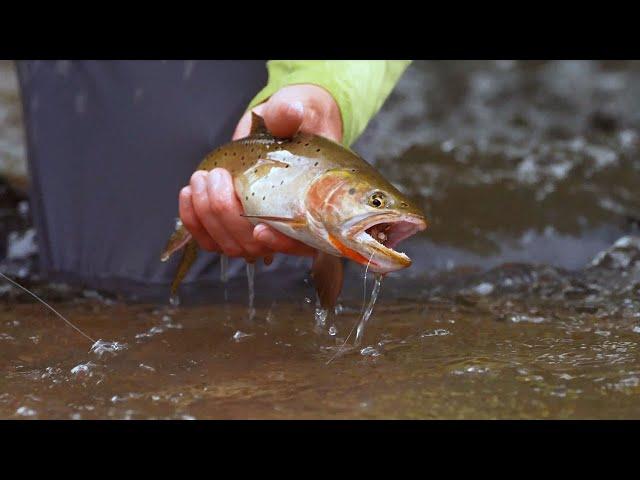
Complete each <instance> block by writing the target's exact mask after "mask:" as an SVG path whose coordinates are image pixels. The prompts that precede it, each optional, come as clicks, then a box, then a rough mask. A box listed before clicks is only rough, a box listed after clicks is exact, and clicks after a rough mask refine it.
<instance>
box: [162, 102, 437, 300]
mask: <svg viewBox="0 0 640 480" xmlns="http://www.w3.org/2000/svg"><path fill="white" fill-rule="evenodd" d="M214 168H225V169H227V170H228V171H229V173H230V174H231V177H232V179H233V183H234V187H235V190H236V194H237V196H238V198H239V199H240V201H241V203H242V207H243V210H244V215H243V216H244V217H245V218H247V220H249V221H250V222H251V223H252V224H254V225H256V224H258V223H264V224H267V225H269V226H271V227H273V228H274V229H276V230H278V231H279V232H281V233H283V234H285V235H287V236H289V237H291V238H294V239H296V240H299V241H300V242H302V243H305V244H306V245H309V246H311V247H313V248H315V249H316V250H317V254H316V255H315V257H314V259H313V265H312V268H311V278H312V280H313V283H314V286H315V288H316V291H317V294H318V298H319V300H320V304H321V306H322V307H323V308H331V307H333V306H334V305H335V303H336V301H337V298H338V296H339V295H340V292H341V290H342V284H343V261H342V260H341V259H342V258H347V259H349V260H352V261H354V262H357V263H359V264H362V265H367V264H368V265H369V270H371V271H373V272H376V273H380V274H386V273H389V272H393V271H397V270H400V269H404V268H407V267H409V266H410V265H411V259H410V258H409V257H408V256H407V255H406V254H405V253H403V252H400V251H397V250H396V247H397V246H398V244H399V243H400V242H401V241H403V240H405V239H406V238H408V237H411V236H412V235H414V234H416V233H418V232H420V231H422V230H424V229H425V228H426V227H427V222H426V218H425V215H424V214H423V212H422V210H421V209H420V207H419V206H418V205H417V204H416V203H415V202H413V201H412V200H411V199H410V198H408V197H407V196H406V195H404V194H403V193H402V192H401V191H399V190H398V189H397V188H396V187H395V186H393V185H392V184H391V183H390V182H388V181H387V180H386V179H385V178H384V176H383V175H382V174H381V173H380V172H378V171H377V170H376V169H375V168H374V167H373V166H372V165H371V164H369V163H367V161H366V160H364V159H363V158H361V157H360V156H359V155H358V154H357V153H355V152H354V151H353V150H351V149H349V148H347V147H344V146H342V145H341V144H339V143H336V142H334V141H332V140H330V139H328V138H325V137H322V136H319V135H315V134H311V133H305V132H299V133H297V134H296V135H294V136H293V137H290V138H278V137H275V136H273V135H272V134H271V133H270V132H269V131H268V130H267V128H266V125H265V122H264V119H263V118H262V117H261V116H259V115H258V114H256V113H254V112H252V117H251V131H250V134H249V136H247V137H245V138H242V139H239V140H235V141H232V142H230V143H227V144H225V145H222V146H220V147H219V148H217V149H215V150H214V151H212V152H211V153H209V154H208V155H207V156H206V157H205V158H204V160H202V162H201V163H200V164H199V165H198V167H197V169H196V170H205V171H210V170H213V169H214ZM181 249H184V252H183V255H182V260H181V262H180V264H179V266H178V269H177V272H176V275H175V278H174V280H173V282H172V285H171V294H172V295H175V294H176V292H177V289H178V287H179V285H180V282H181V281H182V280H183V279H184V277H185V275H186V274H187V272H188V271H189V268H190V267H191V265H192V264H193V262H194V261H195V259H196V257H197V253H198V245H197V243H196V242H195V240H194V239H193V238H191V234H190V233H189V232H188V231H187V230H186V228H185V227H184V226H182V225H180V224H178V225H176V229H175V231H174V232H173V234H172V235H171V237H170V238H169V240H168V242H167V245H166V248H165V250H164V251H163V253H162V255H161V260H162V261H164V262H166V261H167V260H168V259H169V258H170V257H171V256H172V255H173V254H174V253H175V252H177V251H178V250H181Z"/></svg>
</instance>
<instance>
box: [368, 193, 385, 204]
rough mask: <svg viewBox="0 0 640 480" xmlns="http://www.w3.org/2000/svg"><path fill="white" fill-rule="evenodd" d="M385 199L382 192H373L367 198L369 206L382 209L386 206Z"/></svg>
mask: <svg viewBox="0 0 640 480" xmlns="http://www.w3.org/2000/svg"><path fill="white" fill-rule="evenodd" d="M386 203H387V202H386V198H385V195H384V193H382V192H373V193H372V194H371V196H369V205H371V206H372V207H375V208H383V207H384V206H385V205H386Z"/></svg>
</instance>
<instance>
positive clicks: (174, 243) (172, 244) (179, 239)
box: [160, 226, 191, 262]
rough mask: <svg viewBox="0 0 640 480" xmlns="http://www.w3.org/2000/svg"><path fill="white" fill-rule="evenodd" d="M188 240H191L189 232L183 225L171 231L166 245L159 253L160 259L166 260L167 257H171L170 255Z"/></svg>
mask: <svg viewBox="0 0 640 480" xmlns="http://www.w3.org/2000/svg"><path fill="white" fill-rule="evenodd" d="M189 240H191V234H190V233H189V231H188V230H187V229H186V228H184V227H183V226H180V227H179V228H177V229H176V231H175V232H173V234H172V235H171V237H169V241H168V242H167V246H166V247H165V248H164V251H163V252H162V255H160V261H162V262H166V261H167V260H169V258H171V255H173V254H174V253H175V252H177V251H178V250H180V249H181V248H182V247H184V246H185V245H186V244H187V243H188V242H189Z"/></svg>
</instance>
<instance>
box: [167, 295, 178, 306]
mask: <svg viewBox="0 0 640 480" xmlns="http://www.w3.org/2000/svg"><path fill="white" fill-rule="evenodd" d="M169 305H171V306H172V307H178V306H180V297H179V296H178V294H175V295H171V296H170V297H169Z"/></svg>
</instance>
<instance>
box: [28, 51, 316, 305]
mask: <svg viewBox="0 0 640 480" xmlns="http://www.w3.org/2000/svg"><path fill="white" fill-rule="evenodd" d="M18 72H19V78H20V86H21V92H22V98H23V104H24V113H25V120H26V128H27V146H28V158H29V169H30V174H31V179H32V187H31V188H32V190H31V192H30V194H31V195H30V196H31V199H32V211H33V216H34V222H35V226H36V230H37V236H38V245H39V248H40V262H41V270H42V272H43V273H44V274H45V275H46V276H47V278H49V279H51V280H55V281H63V282H67V283H72V284H81V285H85V286H87V287H90V288H97V289H102V290H107V291H112V292H116V293H120V294H124V295H126V296H133V297H137V298H147V297H153V298H156V297H157V298H158V299H159V298H163V297H164V298H167V296H168V285H169V283H170V281H171V279H172V277H173V274H174V272H175V269H176V266H177V263H178V261H179V257H180V255H179V254H178V255H174V258H172V260H171V261H170V262H168V263H166V264H165V263H161V262H160V261H159V256H160V253H161V251H162V249H163V247H164V246H165V243H166V240H167V238H168V236H169V234H170V233H171V232H172V230H173V227H174V223H175V218H176V217H177V214H178V193H179V191H180V189H181V188H182V187H183V186H184V185H186V184H188V182H189V178H190V176H191V174H192V172H193V170H194V169H195V167H196V166H197V165H198V163H199V162H200V161H201V160H202V158H203V157H204V156H205V155H206V154H207V153H208V152H209V151H210V150H212V149H214V148H215V147H217V146H219V145H221V144H223V143H226V142H228V141H229V140H230V138H231V135H232V133H233V130H234V128H235V126H236V124H237V122H238V120H239V119H240V117H241V115H242V114H243V113H244V110H245V109H246V107H247V105H248V104H249V102H250V101H251V99H252V98H253V97H254V96H255V95H256V93H257V92H258V91H259V90H260V89H261V88H262V87H263V86H264V85H265V84H266V81H267V71H266V64H265V62H264V61H22V62H18ZM218 263H219V257H218V256H217V255H216V254H213V253H208V252H201V253H200V255H199V258H198V261H197V262H196V264H195V265H194V267H193V268H192V270H191V272H190V273H189V275H188V276H187V278H186V279H185V284H186V285H185V286H186V290H187V291H188V290H189V284H191V285H192V286H193V285H196V284H204V285H208V288H207V293H206V297H207V298H208V299H211V300H213V299H215V298H216V297H217V296H216V295H212V292H215V291H217V290H221V289H220V288H218V289H216V288H211V286H212V285H213V286H214V287H215V285H216V284H218V283H217V282H219V281H220V273H219V267H218V266H217V265H218ZM307 263H308V262H306V261H304V260H302V259H299V258H294V257H287V256H284V255H278V256H276V261H275V262H274V264H273V265H272V266H270V267H268V268H266V270H267V271H269V272H272V271H276V270H277V271H278V273H276V274H275V275H276V276H277V277H276V278H277V280H275V283H276V284H277V285H276V288H277V289H279V290H286V289H288V288H290V287H289V286H287V284H291V283H293V284H299V283H300V282H302V281H303V279H304V273H305V271H306V268H307ZM258 270H260V267H259V268H258ZM243 274H244V261H243V260H242V259H236V260H232V261H230V262H229V276H230V277H231V278H234V277H235V278H236V280H238V279H239V277H243V276H244V275H243ZM265 275H267V273H266V272H265ZM270 282H271V283H272V284H273V283H274V280H271V281H270ZM241 285H242V286H243V287H244V288H241V290H242V292H243V293H242V295H246V286H245V284H244V283H240V282H239V283H238V286H241ZM218 286H220V284H218Z"/></svg>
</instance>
